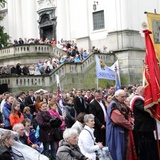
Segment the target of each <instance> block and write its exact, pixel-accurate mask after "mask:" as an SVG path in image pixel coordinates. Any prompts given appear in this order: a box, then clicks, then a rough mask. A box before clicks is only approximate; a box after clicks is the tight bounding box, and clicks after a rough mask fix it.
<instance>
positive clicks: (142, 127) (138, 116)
mask: <svg viewBox="0 0 160 160" xmlns="http://www.w3.org/2000/svg"><path fill="white" fill-rule="evenodd" d="M133 113H134V119H135V121H134V131H138V132H149V131H151V132H152V131H154V130H155V127H156V121H155V120H154V119H153V118H152V117H151V116H150V114H149V113H148V112H146V111H145V110H144V101H143V100H141V99H137V100H136V101H135V102H134V107H133Z"/></svg>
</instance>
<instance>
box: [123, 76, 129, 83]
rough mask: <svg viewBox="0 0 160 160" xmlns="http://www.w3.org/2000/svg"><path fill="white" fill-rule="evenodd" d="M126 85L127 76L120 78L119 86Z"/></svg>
mask: <svg viewBox="0 0 160 160" xmlns="http://www.w3.org/2000/svg"><path fill="white" fill-rule="evenodd" d="M127 83H128V78H127V76H121V85H126V84H127Z"/></svg>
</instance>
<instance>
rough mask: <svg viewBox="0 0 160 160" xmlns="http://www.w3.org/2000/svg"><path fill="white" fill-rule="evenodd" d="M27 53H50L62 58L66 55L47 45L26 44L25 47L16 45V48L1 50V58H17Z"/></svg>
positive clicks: (10, 47)
mask: <svg viewBox="0 0 160 160" xmlns="http://www.w3.org/2000/svg"><path fill="white" fill-rule="evenodd" d="M26 53H50V54H51V55H55V56H57V57H60V56H61V55H63V54H64V52H63V51H62V50H61V49H59V48H57V47H55V46H53V45H49V44H48V45H47V44H25V45H16V46H9V47H7V48H4V49H1V50H0V58H3V57H5V56H13V55H14V56H16V55H19V54H26Z"/></svg>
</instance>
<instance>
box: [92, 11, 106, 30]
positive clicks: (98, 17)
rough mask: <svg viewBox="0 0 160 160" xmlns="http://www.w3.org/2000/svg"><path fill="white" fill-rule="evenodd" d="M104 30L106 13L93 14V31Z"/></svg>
mask: <svg viewBox="0 0 160 160" xmlns="http://www.w3.org/2000/svg"><path fill="white" fill-rule="evenodd" d="M98 29H104V11H98V12H94V13H93V30H98Z"/></svg>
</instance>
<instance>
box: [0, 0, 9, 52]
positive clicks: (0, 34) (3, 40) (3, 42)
mask: <svg viewBox="0 0 160 160" xmlns="http://www.w3.org/2000/svg"><path fill="white" fill-rule="evenodd" d="M2 3H6V1H5V0H0V5H2ZM2 20H3V17H1V16H0V21H2ZM8 39H9V35H8V34H7V33H4V27H3V26H0V49H2V48H3V47H6V46H7V45H8V42H7V41H8Z"/></svg>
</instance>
